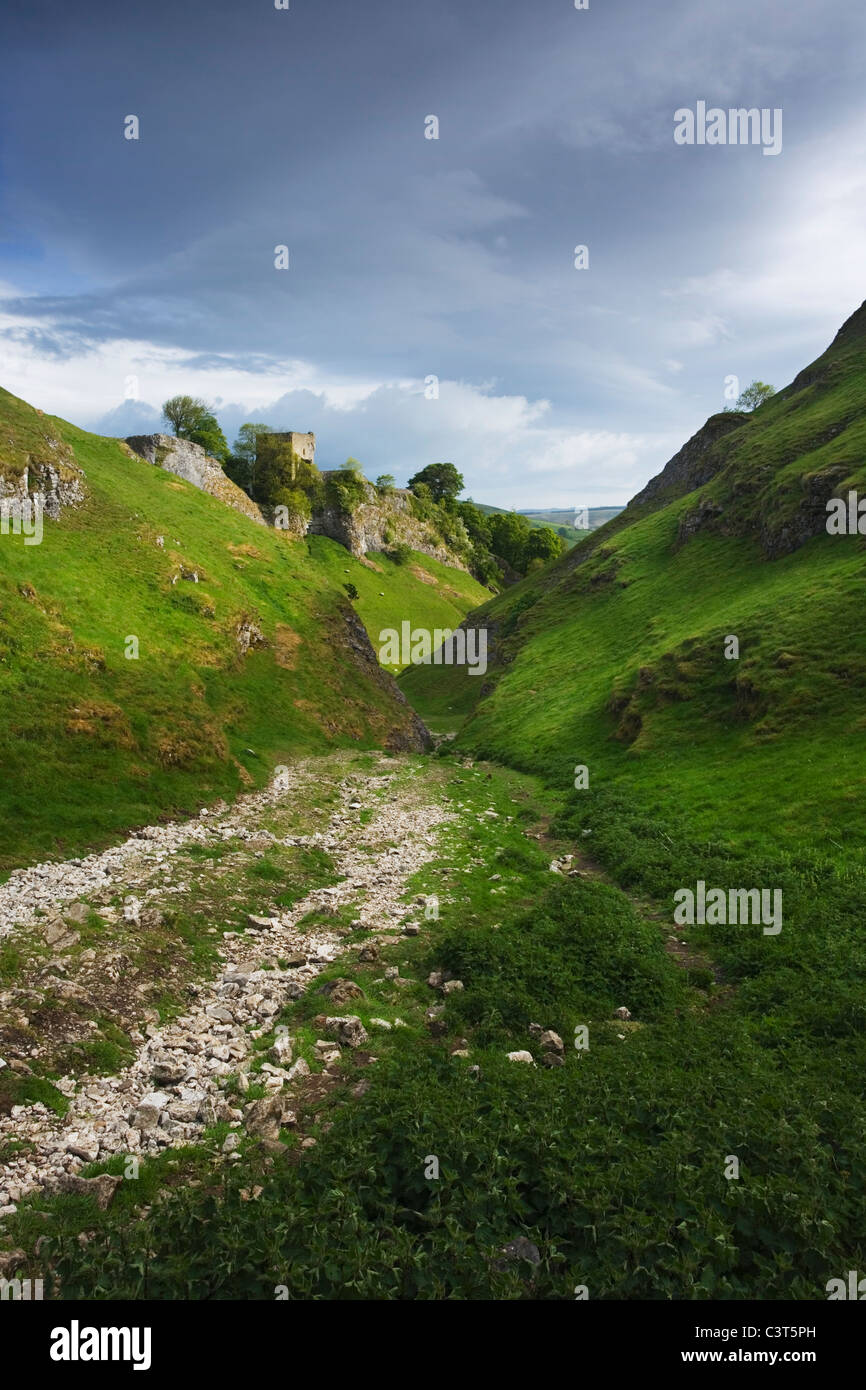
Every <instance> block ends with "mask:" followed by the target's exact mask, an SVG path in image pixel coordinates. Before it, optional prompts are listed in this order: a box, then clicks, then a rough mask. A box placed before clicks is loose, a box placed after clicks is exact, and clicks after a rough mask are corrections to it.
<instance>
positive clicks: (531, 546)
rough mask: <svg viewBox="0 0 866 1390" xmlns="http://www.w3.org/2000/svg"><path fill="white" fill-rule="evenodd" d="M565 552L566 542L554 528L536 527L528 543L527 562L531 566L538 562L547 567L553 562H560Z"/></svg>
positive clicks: (531, 532)
mask: <svg viewBox="0 0 866 1390" xmlns="http://www.w3.org/2000/svg"><path fill="white" fill-rule="evenodd" d="M564 550H565V541H564V540H563V539H562V536H559V535H557V533H556V532H555V531H554V529H553V527H552V526H534V527H532V529H531V530H530V532H529V538H528V540H527V542H526V561H527V564H530V565H531V564H533V562H534V561H536V560H537V561H539V562H540V563H541V564H542V565H546V564H549V563H550V561H551V560H558V559H559V556H560V555H562V553H563V551H564Z"/></svg>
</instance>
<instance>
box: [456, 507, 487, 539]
mask: <svg viewBox="0 0 866 1390" xmlns="http://www.w3.org/2000/svg"><path fill="white" fill-rule="evenodd" d="M458 510H459V512H460V516H461V518H462V521H463V525H464V526H465V527H466V531H467V533H468V536H469V539H470V540H471V542H472V544H473V545H479V546H481V548H482V550H489V549H490V524H489V522H490V518H489V517H486V516H485V515H484V513H483V512H482V510H481V508H480V507H478V506H476V504H475V503H474V502H459V503H458Z"/></svg>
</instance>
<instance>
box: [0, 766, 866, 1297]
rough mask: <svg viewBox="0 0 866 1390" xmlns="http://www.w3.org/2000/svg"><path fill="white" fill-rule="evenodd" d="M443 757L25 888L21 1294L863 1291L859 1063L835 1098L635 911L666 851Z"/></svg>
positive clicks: (268, 797)
mask: <svg viewBox="0 0 866 1390" xmlns="http://www.w3.org/2000/svg"><path fill="white" fill-rule="evenodd" d="M442 753H443V756H441V757H436V756H433V757H420V756H389V755H386V754H381V753H367V752H364V753H361V752H355V753H334V754H330V755H327V756H324V757H321V758H315V759H307V760H305V761H302V762H299V763H297V764H294V765H292V766H291V767H290V768H287V769H284V770H283V771H282V772H280V773H279V775H278V777H277V779H276V780H275V781H274V783H273V784H272V785H271V786H270V787H269V788H268V789H267V790H266V791H263V792H258V793H254V794H252V795H249V796H246V797H243V798H241V799H239V800H238V802H237V803H235V804H234V805H233V806H232V807H226V806H225V805H220V806H217V807H215V808H212V809H211V810H210V811H209V812H208V813H205V812H204V811H203V812H202V814H201V815H200V816H199V817H197V818H196V819H194V820H191V821H187V822H185V823H177V824H173V825H163V826H156V827H151V828H146V829H143V830H140V831H138V832H137V833H136V834H134V835H133V836H131V837H130V838H129V839H128V840H127V841H126V842H125V843H124V844H122V845H119V846H117V847H116V848H114V849H111V850H108V851H105V852H104V853H102V854H98V855H93V856H91V857H90V858H88V859H85V860H80V859H78V860H73V861H71V862H70V863H67V864H44V865H40V866H37V867H35V868H32V869H29V870H21V871H18V872H16V874H14V875H13V877H12V878H11V879H10V880H9V882H8V883H7V884H5V885H4V886H3V887H2V888H0V934H2V935H0V1027H2V1032H0V1057H2V1058H3V1060H4V1062H5V1063H6V1064H7V1065H6V1066H4V1067H3V1068H2V1069H0V1275H6V1276H8V1277H11V1276H12V1274H13V1273H15V1272H17V1273H19V1274H20V1276H21V1277H27V1276H29V1277H31V1278H43V1279H44V1280H45V1281H46V1287H47V1288H49V1289H50V1290H51V1294H52V1296H53V1297H66V1298H84V1299H121V1298H157V1299H184V1298H187V1299H214V1298H216V1299H220V1298H245V1299H272V1298H274V1297H275V1296H288V1297H292V1298H301V1299H310V1298H313V1299H355V1298H372V1299H413V1298H414V1299H418V1298H420V1299H439V1298H461V1299H478V1298H498V1299H506V1300H508V1299H553V1300H559V1299H573V1298H575V1297H576V1296H577V1297H580V1296H588V1297H590V1298H593V1299H595V1298H601V1299H634V1298H638V1299H640V1298H644V1299H670V1298H674V1299H707V1298H742V1297H752V1298H759V1299H766V1300H775V1299H786V1298H795V1299H806V1300H808V1299H823V1298H825V1297H826V1294H825V1292H824V1288H825V1284H826V1281H827V1280H828V1279H830V1278H832V1277H834V1276H836V1275H838V1274H839V1273H840V1272H844V1270H845V1269H847V1268H856V1267H857V1264H858V1259H859V1261H860V1262H861V1263H862V1262H863V1260H864V1257H866V1249H864V1245H863V1237H862V1229H863V1227H862V1221H861V1220H860V1216H861V1197H860V1190H861V1189H860V1180H861V1178H862V1163H861V1160H860V1158H859V1156H858V1155H859V1149H857V1147H856V1145H855V1143H854V1139H855V1137H856V1135H857V1134H859V1133H862V1130H863V1126H864V1118H866V1117H864V1106H863V1103H862V1101H861V1100H860V1097H859V1088H858V1086H857V1085H856V1078H857V1075H858V1074H859V1073H858V1066H859V1063H858V1060H857V1055H856V1053H855V1052H854V1051H852V1049H851V1048H850V1047H849V1045H848V1043H847V1041H846V1042H842V1043H841V1044H839V1045H838V1046H836V1047H835V1048H834V1062H835V1069H834V1072H833V1074H832V1080H830V1081H829V1082H828V1071H827V1066H826V1062H827V1055H826V1051H825V1050H824V1049H822V1048H821V1047H816V1048H815V1049H814V1051H813V1053H812V1054H811V1055H809V1054H805V1055H804V1053H803V1052H802V1051H801V1050H798V1048H797V1047H796V1045H793V1046H792V1045H789V1041H788V1039H787V1038H786V1037H785V1036H781V1037H777V1036H774V1034H773V1029H772V1026H771V1027H770V1028H769V1029H768V1028H767V1026H766V1019H765V1018H764V1017H763V1014H762V1016H761V1020H760V1021H759V1022H757V1023H756V1018H755V1017H754V1016H752V1015H751V1014H750V1013H749V1010H748V1008H746V1007H745V1006H744V1004H743V1001H744V1000H746V1001H747V998H748V989H746V990H744V991H742V993H741V991H740V988H739V986H738V982H737V980H736V979H735V978H733V977H731V976H727V975H726V973H725V971H724V970H723V969H721V968H719V966H718V965H717V964H713V962H712V961H711V960H710V959H709V958H708V957H707V956H706V955H705V954H704V948H705V946H706V942H705V941H701V940H700V939H696V940H695V941H694V942H691V941H690V940H689V939H688V937H689V933H688V932H687V931H674V928H673V926H672V924H671V916H670V912H669V910H668V907H667V906H666V904H665V902H664V901H663V900H662V899H660V897H659V896H658V895H656V896H654V895H653V894H652V893H651V892H649V893H644V894H643V895H642V897H641V899H640V900H638V899H636V898H630V897H629V896H627V895H626V893H625V892H623V891H622V890H621V889H620V888H618V887H616V886H615V885H614V883H613V882H611V881H609V880H608V877H607V874H606V873H605V872H603V871H602V869H601V867H600V864H601V862H604V858H605V855H604V853H602V857H601V860H600V861H599V863H598V864H596V863H593V862H592V861H591V860H590V859H589V858H588V857H587V852H588V844H589V843H590V842H592V843H593V846H595V838H598V839H599V842H600V843H599V849H600V851H603V849H604V845H608V847H609V844H610V842H611V840H613V841H614V842H615V841H616V838H617V836H619V842H620V843H621V844H622V846H623V849H624V851H625V849H626V848H628V845H629V840H628V836H629V834H630V833H633V832H634V828H635V827H634V825H633V823H631V822H627V821H626V820H623V821H622V822H621V823H618V824H619V829H618V830H617V831H616V833H614V831H613V830H612V829H611V824H612V822H611V819H610V817H611V815H612V812H611V810H610V808H609V807H608V806H606V805H605V804H604V803H603V802H602V803H598V804H595V803H591V802H590V803H588V807H589V809H587V811H586V812H585V813H584V814H583V819H581V820H580V822H578V821H576V820H575V819H574V818H573V817H574V812H573V810H571V809H570V808H569V806H568V805H567V804H564V803H561V802H560V801H559V800H558V799H557V798H556V797H555V796H554V794H553V793H551V792H550V790H549V789H547V788H545V787H543V786H542V785H541V784H540V783H539V782H538V781H537V780H536V779H534V778H531V777H528V776H525V775H523V774H520V773H518V772H514V771H510V770H508V769H504V768H502V767H497V766H494V765H488V764H485V763H480V762H473V760H472V759H471V758H470V757H467V756H465V755H455V753H454V751H453V749H448V748H445V749H443V750H442ZM587 821H589V822H592V824H587V823H586V822H587ZM587 837H588V838H587ZM644 838H645V837H644ZM593 853H595V848H594V849H593ZM611 867H612V866H611ZM771 1012H772V1011H771ZM771 1022H772V1020H771ZM794 1031H795V1032H796V1030H794ZM509 1054H519V1055H518V1056H517V1057H515V1058H513V1059H512V1058H511V1057H510V1056H509ZM732 1157H733V1158H735V1159H736V1160H737V1161H736V1163H735V1164H732V1162H731V1159H732ZM734 1169H736V1174H734ZM278 1290H281V1291H283V1293H282V1295H280V1294H278V1293H277V1292H276V1291H278ZM580 1290H583V1291H584V1294H581V1293H580Z"/></svg>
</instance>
